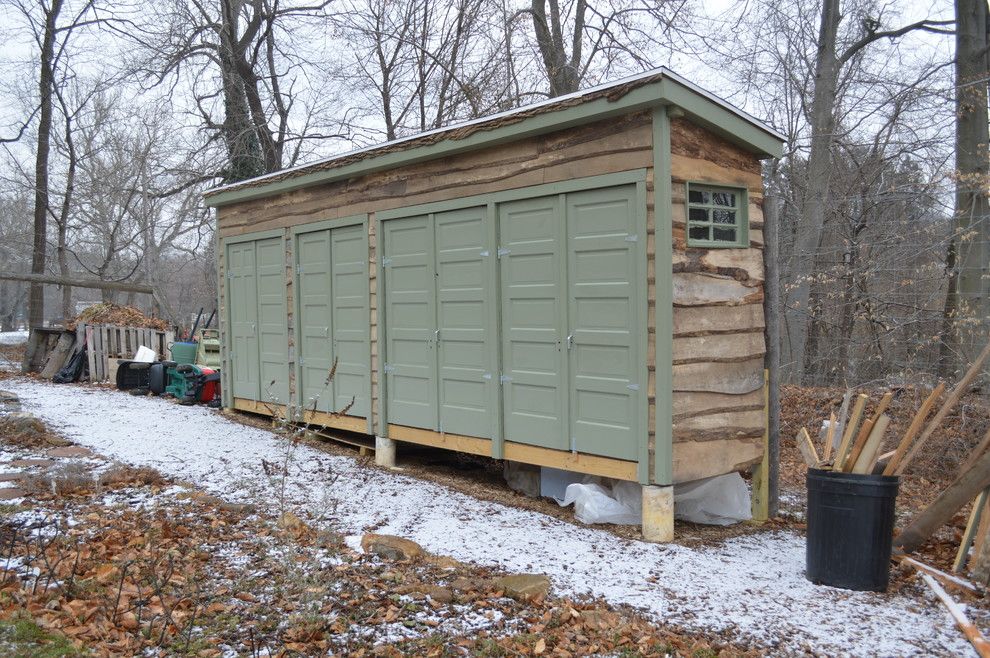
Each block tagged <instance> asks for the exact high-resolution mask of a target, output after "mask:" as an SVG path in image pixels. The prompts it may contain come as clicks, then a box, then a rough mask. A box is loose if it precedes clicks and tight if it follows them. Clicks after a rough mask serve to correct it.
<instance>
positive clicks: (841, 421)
mask: <svg viewBox="0 0 990 658" xmlns="http://www.w3.org/2000/svg"><path fill="white" fill-rule="evenodd" d="M852 396H853V390H852V389H851V388H847V389H846V393H845V395H843V396H842V405H841V406H840V407H839V416H838V418H837V420H838V424H837V425H836V426H835V434H833V435H832V441H833V444H832V451H833V452H834V451H835V449H836V448H838V447H839V441H840V440H841V439H842V432H843V430H845V428H846V418H847V417H848V416H849V403H850V402H852Z"/></svg>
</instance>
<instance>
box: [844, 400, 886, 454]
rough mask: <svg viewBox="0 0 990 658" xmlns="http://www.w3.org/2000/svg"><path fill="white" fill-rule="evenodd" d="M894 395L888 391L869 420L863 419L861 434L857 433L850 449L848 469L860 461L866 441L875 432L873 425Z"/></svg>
mask: <svg viewBox="0 0 990 658" xmlns="http://www.w3.org/2000/svg"><path fill="white" fill-rule="evenodd" d="M893 397H894V394H893V393H892V392H890V391H887V393H885V394H884V396H883V398H882V399H881V400H880V404H878V405H877V410H876V411H875V412H873V416H871V417H870V419H869V420H866V421H863V426H862V427H861V428H860V429H859V434H857V435H856V440H855V441H854V442H853V447H852V449H851V450H850V451H849V456H848V457H847V458H846V461H845V465H846V467H847V468H846V470H847V471H850V469H851V468H852V467H853V466H855V465H856V462H857V461H859V456H860V454H862V452H863V448H864V447H865V446H866V441H867V439H869V438H870V433H871V432H873V426H874V425H875V424H876V422H877V419H878V418H880V416H882V415H883V412H884V411H886V410H887V406H888V405H890V401H891V400H892V399H893ZM850 472H851V471H850Z"/></svg>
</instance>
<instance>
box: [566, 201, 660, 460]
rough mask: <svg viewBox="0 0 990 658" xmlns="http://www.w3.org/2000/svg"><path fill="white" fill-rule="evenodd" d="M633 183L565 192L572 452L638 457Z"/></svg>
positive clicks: (639, 385)
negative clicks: (630, 184) (624, 185)
mask: <svg viewBox="0 0 990 658" xmlns="http://www.w3.org/2000/svg"><path fill="white" fill-rule="evenodd" d="M635 199H636V188H635V187H634V186H626V187H615V188H607V189H600V190H589V191H586V192H579V193H573V194H569V195H567V209H566V214H567V261H568V286H567V295H568V300H567V309H568V328H569V335H570V336H571V341H570V349H569V350H568V359H569V365H568V371H569V373H570V377H569V383H570V392H569V398H570V404H569V405H568V406H569V409H570V425H571V436H572V437H573V448H574V449H576V450H578V451H579V452H585V453H590V454H595V455H604V456H608V457H615V458H618V459H630V460H634V459H637V458H638V449H639V445H640V435H639V432H640V428H639V399H640V397H639V396H640V395H644V394H645V391H644V390H642V389H643V388H644V387H643V382H642V381H640V380H641V375H640V371H641V370H642V368H641V359H642V358H643V356H645V355H642V356H641V355H639V354H637V351H638V348H637V345H638V338H637V335H638V332H639V331H642V330H643V328H644V327H645V326H646V324H645V322H644V323H643V324H642V325H641V324H640V317H639V316H640V310H639V304H638V299H639V291H638V286H639V285H642V282H639V281H638V280H637V275H636V271H637V249H636V247H637V244H636V242H637V240H638V236H637V222H636V218H637V212H636V206H635Z"/></svg>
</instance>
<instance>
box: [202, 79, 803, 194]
mask: <svg viewBox="0 0 990 658" xmlns="http://www.w3.org/2000/svg"><path fill="white" fill-rule="evenodd" d="M658 105H671V106H676V107H678V108H680V109H681V110H682V111H683V112H684V113H685V114H686V115H687V116H688V117H690V118H691V119H692V120H693V121H695V122H698V123H700V124H702V125H704V126H706V127H707V128H709V129H711V130H713V131H715V132H716V133H719V134H720V135H722V136H723V137H725V138H727V139H729V140H730V141H732V142H735V143H736V144H738V145H740V146H742V147H743V148H746V149H748V150H750V151H751V152H753V153H756V154H758V155H760V156H761V157H779V156H780V154H781V149H782V146H783V143H784V136H783V135H782V134H781V133H780V132H778V131H776V130H774V129H773V128H771V127H770V126H768V125H766V124H765V123H763V122H761V121H759V120H758V119H756V118H755V117H753V116H752V115H750V114H748V113H747V112H745V111H743V110H741V109H739V108H737V107H735V106H734V105H732V104H730V103H729V102H727V101H725V100H724V99H722V98H720V97H718V96H716V95H715V94H712V93H710V92H708V91H705V90H704V89H702V88H701V87H698V86H697V85H695V84H693V83H691V82H689V81H687V80H686V79H684V78H683V77H681V76H679V75H677V74H676V73H674V72H673V71H671V70H670V69H667V68H665V67H661V68H658V69H653V70H650V71H646V72H644V73H640V74H638V75H635V76H631V77H627V78H623V79H621V80H616V81H614V82H610V83H607V84H602V85H598V86H596V87H590V88H588V89H584V90H582V91H578V92H575V93H573V94H567V95H566V96H558V97H556V98H551V99H547V100H545V101H541V102H539V103H533V104H531V105H525V106H522V107H518V108H515V109H512V110H508V111H505V112H500V113H498V114H492V115H489V116H486V117H481V118H478V119H472V120H470V121H464V122H462V123H457V124H454V125H451V126H447V127H445V128H438V129H436V130H430V131H427V132H422V133H416V134H414V135H409V136H408V137H402V138H399V139H395V140H392V141H389V142H384V143H382V144H376V145H373V146H368V147H365V148H360V149H355V150H353V151H348V152H346V153H342V154H339V155H335V156H331V157H328V158H323V159H320V160H317V161H315V162H311V163H308V164H303V165H298V166H296V167H291V168H289V169H282V170H280V171H276V172H273V173H270V174H264V175H262V176H257V177H255V178H249V179H247V180H243V181H238V182H236V183H230V184H228V185H222V186H219V187H215V188H213V189H211V190H209V191H207V192H206V204H207V205H209V206H213V207H218V206H225V205H230V204H233V203H238V202H241V201H248V200H251V199H258V198H261V197H265V196H271V195H274V194H280V193H283V192H288V191H291V190H295V189H299V188H302V187H308V186H310V185H318V184H320V183H328V182H331V181H334V180H340V179H343V178H350V177H353V176H358V175H363V174H368V173H371V172H374V171H382V170H385V169H393V168H395V167H399V166H402V165H406V164H413V163H415V162H422V161H424V160H430V159H433V158H439V157H445V156H450V155H454V154H456V153H460V152H464V151H468V150H475V149H478V148H483V147H485V146H493V145H495V144H499V143H502V142H506V141H511V140H515V139H522V138H525V137H529V136H532V135H536V134H541V133H546V132H551V131H555V130H561V129H563V128H567V127H570V126H575V125H579V124H582V123H589V122H592V121H597V120H601V119H605V118H608V117H610V116H615V115H618V114H625V113H628V112H633V111H637V110H641V109H645V108H648V107H654V106H658Z"/></svg>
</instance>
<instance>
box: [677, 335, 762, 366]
mask: <svg viewBox="0 0 990 658" xmlns="http://www.w3.org/2000/svg"><path fill="white" fill-rule="evenodd" d="M673 342H674V364H682V363H697V362H701V361H718V362H730V361H746V360H749V359H752V358H755V357H757V356H763V354H764V353H765V352H766V348H765V343H764V339H763V333H762V332H749V333H738V334H713V335H708V336H688V337H683V338H680V337H679V338H675V339H674V341H673Z"/></svg>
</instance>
